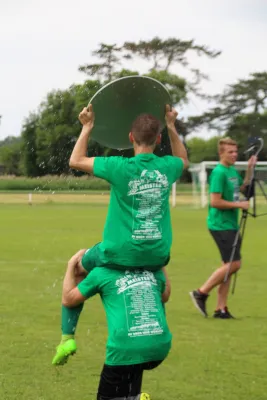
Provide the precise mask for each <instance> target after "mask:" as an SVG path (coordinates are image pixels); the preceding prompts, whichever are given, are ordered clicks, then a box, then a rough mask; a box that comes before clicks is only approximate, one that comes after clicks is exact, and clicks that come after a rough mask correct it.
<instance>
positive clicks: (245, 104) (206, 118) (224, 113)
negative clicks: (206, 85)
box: [189, 72, 267, 131]
mask: <svg viewBox="0 0 267 400" xmlns="http://www.w3.org/2000/svg"><path fill="white" fill-rule="evenodd" d="M215 99H216V104H215V106H214V107H212V108H211V109H210V110H208V111H207V112H205V113H204V114H202V115H200V116H196V117H191V118H190V120H189V126H190V128H191V130H192V129H197V128H198V127H201V126H203V125H206V126H207V127H208V128H210V129H216V130H218V131H225V130H227V129H229V128H230V126H231V124H232V123H233V122H234V120H235V118H236V116H237V115H240V114H244V115H246V114H247V113H254V114H260V113H261V112H263V111H264V110H265V109H266V104H267V72H258V73H252V74H250V78H248V79H239V80H238V82H237V83H234V84H232V85H228V86H227V87H226V89H225V90H224V91H223V93H222V94H220V95H217V96H215Z"/></svg>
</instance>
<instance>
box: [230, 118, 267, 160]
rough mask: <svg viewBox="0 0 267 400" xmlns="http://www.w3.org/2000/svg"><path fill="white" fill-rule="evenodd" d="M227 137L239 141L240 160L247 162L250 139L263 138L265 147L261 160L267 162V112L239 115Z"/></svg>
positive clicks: (260, 156) (261, 153) (260, 155)
mask: <svg viewBox="0 0 267 400" xmlns="http://www.w3.org/2000/svg"><path fill="white" fill-rule="evenodd" d="M226 136H230V137H231V138H233V139H234V140H236V141H237V143H238V147H239V160H240V161H242V160H246V158H247V156H246V154H244V151H245V150H246V149H247V148H248V139H249V138H251V137H261V138H263V139H264V147H263V149H262V151H261V152H260V154H259V160H261V161H267V111H265V112H263V113H261V114H260V113H255V112H253V113H249V114H240V115H237V116H236V117H235V118H234V119H233V121H232V123H231V125H230V126H229V128H228V130H227V132H226Z"/></svg>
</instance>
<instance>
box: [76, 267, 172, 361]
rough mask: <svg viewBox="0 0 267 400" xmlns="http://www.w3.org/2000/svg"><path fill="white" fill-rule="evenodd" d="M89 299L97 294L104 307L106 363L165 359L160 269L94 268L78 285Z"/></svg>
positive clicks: (167, 337) (167, 340)
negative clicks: (150, 270) (106, 337)
mask: <svg viewBox="0 0 267 400" xmlns="http://www.w3.org/2000/svg"><path fill="white" fill-rule="evenodd" d="M78 289H79V291H80V292H81V294H82V295H83V296H84V297H86V298H88V297H91V296H94V295H95V294H96V293H99V294H100V296H101V299H102V302H103V305H104V308H105V312H106V318H107V325H108V339H107V344H106V360H105V363H106V364H107V365H133V364H140V363H143V362H149V361H157V360H164V358H166V356H167V354H168V352H169V350H170V348H171V340H172V335H171V333H170V331H169V328H168V325H167V321H166V317H165V310H164V305H163V304H162V302H161V294H162V293H163V291H164V289H165V277H164V274H163V272H162V271H161V270H160V271H157V272H154V273H153V272H149V271H143V270H137V271H136V270H131V271H129V270H128V271H118V270H113V269H108V268H104V267H98V268H94V269H93V270H92V271H91V272H90V273H89V275H87V277H86V278H85V279H84V280H83V281H82V282H81V283H79V285H78Z"/></svg>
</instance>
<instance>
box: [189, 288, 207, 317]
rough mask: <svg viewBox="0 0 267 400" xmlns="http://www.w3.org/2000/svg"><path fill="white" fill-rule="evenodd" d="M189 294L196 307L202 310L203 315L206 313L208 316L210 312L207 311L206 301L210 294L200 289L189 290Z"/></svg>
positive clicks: (205, 315)
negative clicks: (201, 291)
mask: <svg viewBox="0 0 267 400" xmlns="http://www.w3.org/2000/svg"><path fill="white" fill-rule="evenodd" d="M189 294H190V296H191V299H192V301H193V303H194V305H195V307H196V308H197V309H198V310H199V311H200V312H201V314H202V315H204V317H207V316H208V313H207V311H206V301H207V298H208V297H209V295H208V294H204V293H200V292H199V291H198V290H193V292H189Z"/></svg>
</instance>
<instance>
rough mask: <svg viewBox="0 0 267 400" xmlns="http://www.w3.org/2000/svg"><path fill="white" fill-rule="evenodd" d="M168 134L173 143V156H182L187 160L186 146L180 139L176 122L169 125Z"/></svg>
mask: <svg viewBox="0 0 267 400" xmlns="http://www.w3.org/2000/svg"><path fill="white" fill-rule="evenodd" d="M168 135H169V138H170V144H171V149H172V154H173V156H175V157H180V158H182V159H183V160H186V161H187V151H186V148H185V146H184V144H183V142H182V141H181V140H180V138H179V135H178V133H177V131H176V128H175V126H174V124H172V125H168Z"/></svg>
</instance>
